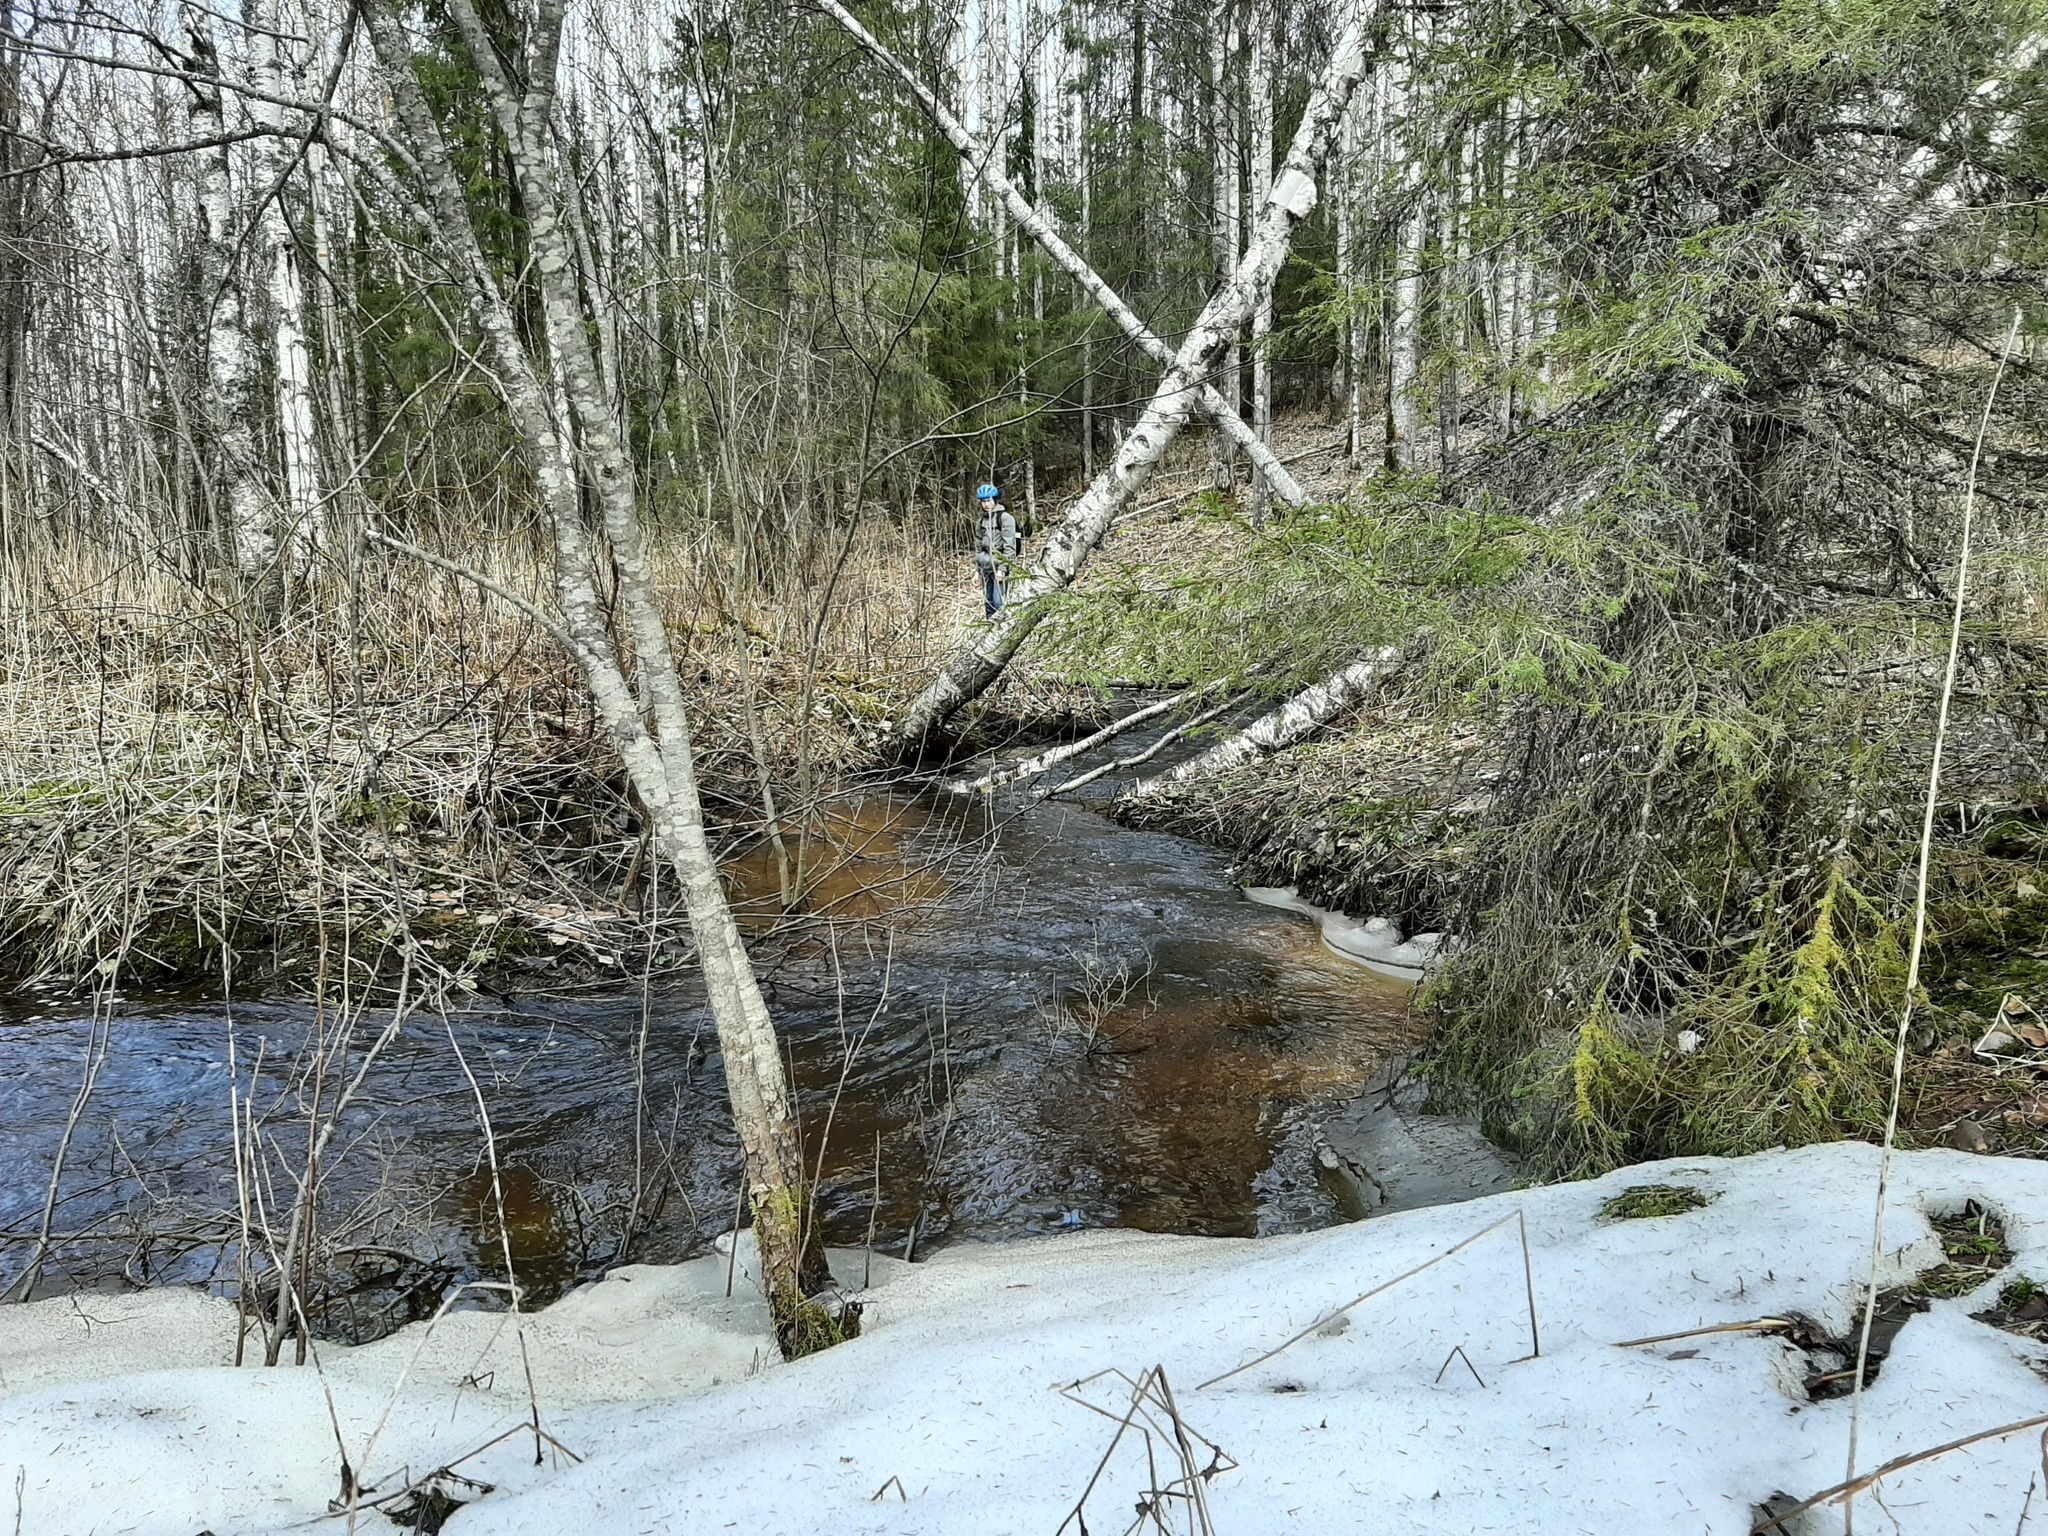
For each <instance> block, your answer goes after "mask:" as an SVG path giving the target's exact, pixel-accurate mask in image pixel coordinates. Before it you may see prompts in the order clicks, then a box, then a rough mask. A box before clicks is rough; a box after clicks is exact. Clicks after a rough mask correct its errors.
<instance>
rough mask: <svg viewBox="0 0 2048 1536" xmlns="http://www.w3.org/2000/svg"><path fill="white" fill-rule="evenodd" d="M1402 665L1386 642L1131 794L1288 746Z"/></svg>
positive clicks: (1221, 770)
mask: <svg viewBox="0 0 2048 1536" xmlns="http://www.w3.org/2000/svg"><path fill="white" fill-rule="evenodd" d="M1400 665H1401V652H1400V651H1399V650H1398V649H1397V648H1395V647H1393V646H1386V647H1384V648H1382V649H1381V650H1379V651H1377V652H1375V653H1374V654H1373V655H1372V656H1370V657H1368V658H1367V659H1366V660H1364V661H1355V662H1353V663H1352V664H1351V665H1350V666H1348V667H1345V668H1343V669H1342V670H1341V671H1339V672H1337V673H1335V674H1333V675H1332V676H1330V677H1326V678H1324V679H1323V680H1322V681H1321V682H1319V683H1310V684H1309V685H1308V687H1306V688H1304V689H1302V690H1301V692H1299V693H1297V694H1296V695H1294V697H1293V698H1291V699H1289V700H1288V701H1287V702H1286V703H1284V704H1282V705H1281V706H1280V707H1279V708H1278V709H1275V710H1273V711H1272V712H1271V713H1269V714H1264V715H1261V716H1260V717H1259V718H1258V719H1256V720H1254V721H1253V722H1252V723H1251V724H1250V725H1248V726H1246V727H1245V728H1244V729H1243V730H1241V731H1239V732H1238V733H1237V734H1236V735H1234V736H1231V737H1228V738H1226V739H1225V740H1223V741H1220V742H1218V743H1217V744H1216V745H1215V746H1213V747H1211V748H1209V750H1208V751H1206V752H1203V753H1201V754H1200V755H1198V756H1196V757H1191V758H1189V759H1188V760H1187V761H1186V762H1184V763H1182V764H1180V765H1179V766H1178V767H1176V768H1172V769H1169V770H1168V771H1167V772H1165V773H1161V774H1155V775H1154V776H1153V777H1151V778H1149V779H1144V780H1142V781H1140V782H1139V783H1138V784H1136V785H1134V786H1132V788H1131V791H1130V792H1131V794H1132V795H1134V796H1139V797H1142V796H1147V795H1156V794H1158V793H1159V792H1160V791H1161V790H1163V789H1167V788H1170V787H1171V786H1173V785H1176V784H1185V783H1187V782H1188V781H1189V780H1191V779H1200V778H1209V777H1213V776H1214V775H1216V774H1219V773H1228V772H1229V771H1230V770H1231V769H1233V768H1236V767H1240V766H1242V765H1243V764H1245V763H1248V762H1251V761H1253V760H1254V759H1255V758H1260V757H1265V756H1268V755H1269V754H1271V753H1274V752H1278V751H1280V750H1281V749H1282V748H1285V747H1290V746H1292V745H1294V743H1295V742H1297V741H1300V740H1301V739H1302V738H1303V737H1305V736H1307V735H1309V734H1310V733H1311V732H1314V731H1316V730H1319V729H1321V728H1322V726H1323V725H1324V724H1325V723H1327V722H1328V721H1329V720H1331V719H1332V718H1334V717H1335V716H1336V715H1337V714H1338V713H1340V712H1341V711H1343V710H1346V709H1349V708H1350V707H1351V706H1352V705H1354V704H1356V703H1357V702H1358V701H1359V700H1360V699H1362V698H1364V697H1365V696H1366V695H1367V694H1369V693H1371V692H1372V691H1373V690H1374V689H1376V688H1378V687H1379V686H1380V685H1381V684H1383V683H1385V682H1386V681H1387V680H1388V679H1389V678H1391V677H1393V676H1394V675H1395V674H1396V672H1398V671H1399V669H1400Z"/></svg>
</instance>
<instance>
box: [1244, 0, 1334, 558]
mask: <svg viewBox="0 0 2048 1536" xmlns="http://www.w3.org/2000/svg"><path fill="white" fill-rule="evenodd" d="M1275 3H1276V0H1252V7H1253V15H1252V58H1251V89H1250V95H1251V130H1252V133H1251V138H1252V148H1251V154H1252V162H1251V199H1252V206H1253V207H1254V208H1259V207H1263V206H1264V205H1265V202H1266V198H1267V197H1268V196H1269V195H1270V194H1271V193H1272V190H1273V53H1274V47H1273V25H1274V17H1273V11H1274V6H1275ZM1337 174H1338V175H1339V176H1342V175H1343V174H1344V173H1343V171H1342V169H1340V170H1339V171H1338V173H1337ZM1272 351H1273V289H1272V285H1271V284H1268V285H1267V287H1266V291H1265V292H1264V293H1262V294H1261V295H1260V296H1259V302H1258V304H1257V305H1256V306H1255V307H1254V308H1253V310H1252V435H1253V437H1255V438H1256V439H1257V440H1258V443H1259V446H1260V447H1261V448H1265V447H1266V446H1267V445H1268V444H1269V443H1271V441H1272V440H1273V357H1272ZM1266 457H1267V458H1268V459H1270V458H1271V457H1272V453H1271V451H1270V449H1269V450H1268V452H1267V454H1266ZM1270 489H1271V487H1270V486H1269V484H1268V482H1267V479H1266V472H1265V470H1264V469H1263V468H1262V467H1261V465H1260V462H1259V461H1258V460H1257V459H1254V460H1253V463H1252V516H1253V517H1254V518H1263V517H1264V516H1265V515H1266V501H1267V496H1268V494H1269V492H1270Z"/></svg>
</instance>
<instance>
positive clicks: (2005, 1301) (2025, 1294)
mask: <svg viewBox="0 0 2048 1536" xmlns="http://www.w3.org/2000/svg"><path fill="white" fill-rule="evenodd" d="M2041 1294H2042V1290H2041V1287H2040V1286H2038V1285H2036V1284H2035V1283H2034V1282H2033V1281H2032V1280H2029V1279H2028V1278H2027V1277H2026V1276H2025V1275H2015V1276H2014V1277H2013V1278H2012V1279H2010V1280H2008V1281H2006V1282H2005V1284H2004V1285H2002V1286H2000V1287H1999V1290H1998V1304H1999V1306H2000V1307H2002V1308H2004V1309H2005V1310H2006V1311H2008V1312H2017V1311H2018V1310H2019V1309H2020V1308H2021V1307H2024V1306H2025V1305H2026V1304H2027V1303H2028V1302H2030V1301H2032V1300H2033V1299H2034V1298H2035V1297H2036V1296H2039V1295H2041Z"/></svg>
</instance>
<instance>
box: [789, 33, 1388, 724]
mask: <svg viewBox="0 0 2048 1536" xmlns="http://www.w3.org/2000/svg"><path fill="white" fill-rule="evenodd" d="M828 3H829V0H828ZM1366 67H1367V61H1366V52H1365V47H1364V43H1363V39H1362V36H1361V32H1360V28H1359V25H1358V23H1357V21H1356V20H1352V21H1350V22H1349V23H1348V24H1347V25H1346V27H1345V29H1344V32H1343V34H1342V36H1341V37H1340V38H1339V40H1338V43H1337V46H1336V49H1335V51H1334V52H1333V54H1332V57H1331V60H1330V64H1329V67H1328V70H1327V71H1326V72H1325V74H1324V76H1323V79H1322V81H1321V82H1320V83H1319V84H1318V85H1317V87H1316V90H1315V92H1314V94H1312V95H1311V96H1310V98H1309V100H1308V104H1307V106H1306V107H1305V108H1304V110H1303V112H1302V116H1301V124H1300V126H1299V127H1298V128H1297V129H1296V131H1295V135H1294V142H1293V145H1292V146H1291V147H1290V149H1289V151H1288V155H1287V159H1286V161H1285V162H1284V163H1283V165H1282V167H1281V172H1280V175H1279V177H1278V178H1277V180H1276V183H1275V185H1274V187H1273V193H1272V196H1271V197H1270V198H1269V199H1268V200H1267V202H1266V205H1265V207H1264V208H1262V209H1261V210H1260V214H1259V221H1258V226H1257V229H1256V231H1255V233H1254V235H1253V238H1252V240H1251V242H1250V248H1249V250H1248V251H1247V252H1246V254H1245V257H1244V259H1243V260H1242V261H1241V262H1240V263H1239V264H1238V268H1237V270H1236V271H1235V272H1233V273H1232V274H1231V276H1230V280H1229V281H1228V282H1226V283H1224V284H1223V285H1222V286H1221V287H1220V288H1219V289H1218V290H1217V291H1216V293H1215V294H1214V295H1213V296H1212V297H1211V298H1210V300H1209V302H1208V303H1207V304H1206V305H1204V306H1203V308H1202V312H1201V314H1200V315H1199V316H1197V317H1196V319H1195V323H1194V324H1193V326H1191V327H1190V328H1189V330H1188V334H1187V337H1186V339H1185V340H1183V341H1182V343H1181V346H1180V350H1179V352H1177V353H1176V354H1175V356H1174V361H1173V364H1172V366H1171V367H1169V368H1168V369H1167V370H1166V373H1165V375H1164V376H1163V377H1162V378H1161V379H1160V381H1159V385H1158V388H1157V390H1156V391H1155V393H1154V394H1153V396H1152V399H1151V401H1150V402H1149V403H1148V404H1147V405H1146V407H1145V409H1144V411H1143V412H1142V413H1141V414H1140V415H1139V417H1138V421H1137V425H1136V426H1135V427H1133V428H1132V430H1131V432H1130V434H1129V435H1128V436H1127V437H1125V439H1124V441H1123V443H1122V444H1121V445H1120V446H1119V448H1118V450H1117V455H1116V459H1115V461H1114V462H1113V463H1111V464H1110V465H1109V467H1108V468H1107V469H1105V470H1104V471H1103V472H1102V473H1101V474H1100V475H1098V476H1097V477H1096V478H1095V480H1094V482H1093V483H1092V484H1090V485H1089V487H1088V489H1087V491H1086V492H1084V493H1083V494H1082V495H1081V497H1080V498H1079V499H1078V500H1077V501H1076V502H1075V503H1074V505H1073V506H1072V507H1071V508H1070V509H1069V510H1068V512H1067V515H1066V517H1065V518H1064V519H1062V521H1061V522H1060V524H1059V526H1058V527H1057V528H1055V529H1054V530H1053V532H1052V536H1051V537H1050V538H1049V539H1047V541H1046V545H1045V550H1044V552H1043V554H1042V555H1041V556H1040V558H1039V563H1038V565H1037V567H1036V568H1035V569H1033V570H1032V572H1031V573H1030V574H1029V575H1028V576H1027V577H1025V579H1024V580H1023V581H1021V582H1019V583H1017V584H1016V585H1015V586H1014V587H1013V588H1012V589H1011V593H1010V597H1009V601H1008V602H1007V603H1006V604H1005V606H1004V607H1003V609H1002V611H1001V612H1000V613H998V614H997V615H996V616H995V618H994V619H992V620H991V621H990V622H989V623H988V624H987V625H986V626H984V627H982V628H981V629H979V631H978V632H977V633H975V634H974V635H972V636H971V637H970V638H968V639H967V640H965V641H964V642H963V643H962V644H960V645H959V646H958V647H956V648H955V649H954V651H953V653H952V655H951V656H949V657H948V658H947V661H946V664H945V666H944V667H943V668H942V669H941V671H940V673H939V675H938V677H936V678H934V679H933V680H932V682H931V683H930V684H929V685H928V686H927V687H926V688H925V689H924V691H923V692H922V693H920V694H919V695H918V697H917V698H916V700H914V701H913V702H912V704H911V706H910V707H909V709H907V710H906V711H905V712H904V717H903V719H902V720H901V721H900V722H899V723H898V725H897V727H896V731H895V736H896V740H897V742H898V743H899V745H901V746H903V747H907V748H915V747H916V746H918V745H920V744H922V743H923V742H924V740H925V739H926V738H927V737H928V736H929V735H931V733H932V732H933V731H934V730H936V729H937V728H938V727H939V725H940V724H941V723H942V722H944V721H945V720H946V719H948V718H949V717H950V716H951V715H952V714H953V713H954V712H955V711H956V710H958V709H959V708H960V707H961V706H962V705H963V704H965V703H967V702H968V701H969V700H971V699H973V698H976V697H978V696H979V695H980V694H981V693H982V692H983V691H984V690H985V689H986V688H987V687H988V686H989V684H990V683H992V682H994V681H995V680H996V678H997V677H999V676H1001V675H1002V671H1003V668H1004V667H1005V666H1007V665H1008V664H1009V660H1010V658H1011V657H1012V656H1014V655H1015V654H1016V653H1017V649H1018V647H1019V646H1021V645H1022V644H1023V643H1024V641H1025V638H1026V637H1027V636H1028V635H1029V634H1030V633H1031V631H1032V629H1033V628H1034V627H1036V625H1037V623H1038V621H1039V619H1040V617H1041V616H1042V615H1043V613H1044V611H1045V609H1044V605H1043V603H1042V601H1041V599H1043V598H1045V597H1048V596H1050V595H1052V594H1054V593H1057V592H1061V591H1064V590H1065V589H1066V588H1067V587H1069V586H1071V585H1072V584H1073V582H1074V580H1075V578H1076V577H1078V576H1079V575H1080V573H1081V571H1082V569H1083V567H1085V566H1086V564H1087V563H1088V559H1089V557H1090V556H1091V555H1092V554H1093V553H1094V552H1095V551H1096V550H1097V549H1099V548H1100V547H1101V546H1102V541H1103V540H1104V539H1105V538H1107V537H1108V536H1109V530H1110V528H1111V526H1112V525H1113V524H1114V523H1115V521H1116V518H1117V516H1118V514H1119V513H1121V512H1122V511H1123V509H1124V508H1125V507H1126V506H1127V505H1129V503H1130V500H1131V498H1132V497H1133V496H1134V495H1135V494H1136V493H1137V492H1138V490H1139V489H1140V488H1141V487H1142V486H1143V485H1144V484H1145V482H1146V480H1147V479H1149V478H1150V476H1151V473H1152V471H1153V469H1154V468H1155V467H1156V466H1157V465H1158V463H1159V460H1160V458H1161V457H1162V456H1163V455H1164V454H1165V452H1166V449H1167V447H1168V445H1169V444H1170V443H1171V442H1172V441H1173V439H1174V437H1175V435H1176V434H1177V433H1178V432H1179V430H1180V428H1181V426H1182V425H1183V424H1184V423H1185V422H1186V421H1187V418H1188V415H1189V413H1190V412H1191V411H1192V410H1193V408H1194V406H1195V402H1196V400H1197V399H1198V398H1199V396H1200V393H1201V388H1202V385H1201V380H1202V378H1203V376H1204V375H1205V373H1206V372H1207V370H1208V368H1209V367H1210V366H1211V365H1212V364H1213V363H1214V361H1215V360H1216V358H1217V357H1218V356H1219V355H1221V353H1222V351H1223V349H1224V347H1225V346H1227V345H1228V343H1229V338H1230V336H1231V335H1232V334H1233V333H1234V332H1235V331H1236V330H1237V328H1238V327H1240V326H1242V325H1243V324H1244V323H1245V321H1246V320H1247V319H1248V318H1250V315H1251V313H1252V311H1253V309H1254V308H1255V307H1256V306H1257V304H1258V302H1259V299H1260V297H1261V295H1263V294H1264V293H1265V292H1266V291H1267V290H1268V289H1270V288H1271V286H1272V283H1273V278H1274V276H1275V274H1277V273H1278V272H1279V270H1280V265H1281V263H1282V262H1283V261H1285V260H1286V257H1287V249H1288V245H1289V243H1290V241H1291V240H1292V238H1293V235H1294V230H1295V227H1296V226H1297V225H1298V224H1299V223H1300V222H1301V221H1302V220H1303V219H1304V218H1306V217H1307V216H1308V214H1309V213H1310V211H1311V210H1312V209H1313V208H1314V207H1315V203H1316V195H1317V193H1316V175H1317V173H1318V171H1319V170H1320V168H1321V166H1322V164H1323V161H1324V160H1325V159H1326V158H1327V156H1328V154H1329V151H1330V145H1331V141H1332V139H1333V138H1334V137H1335V134H1336V128H1337V121H1338V119H1339V118H1340V117H1341V116H1342V115H1343V112H1344V109H1345V108H1346V106H1348V105H1349V103H1350V100H1351V96H1352V93H1353V92H1354V91H1355V90H1356V89H1357V86H1358V82H1359V80H1360V79H1361V78H1362V77H1363V75H1364V74H1365V71H1366Z"/></svg>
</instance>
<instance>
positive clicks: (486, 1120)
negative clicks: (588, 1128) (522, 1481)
mask: <svg viewBox="0 0 2048 1536" xmlns="http://www.w3.org/2000/svg"><path fill="white" fill-rule="evenodd" d="M441 1023H442V1026H443V1027H444V1028H445V1029H446V1030H447V1031H448V1048H449V1049H450V1050H452V1051H454V1052H455V1061H456V1065H458V1066H460V1067H461V1068H462V1075H463V1076H464V1077H465V1078H467V1079H468V1081H469V1091H470V1092H471V1093H472V1094H473V1095H475V1097H476V1117H477V1122H478V1124H479V1125H481V1126H482V1127H483V1133H484V1155H485V1156H486V1157H488V1158H489V1159H490V1164H491V1202H492V1204H494V1205H495V1206H496V1207H497V1210H498V1242H499V1245H500V1247H501V1249H502V1251H503V1253H504V1258H505V1282H506V1283H505V1296H506V1299H507V1301H508V1303H509V1304H510V1306H511V1309H512V1332H513V1335H514V1336H515V1337H516V1338H517V1339H518V1341H519V1364H520V1367H521V1368H522V1369H523V1370H524V1371H525V1372H526V1406H527V1410H528V1411H529V1412H530V1413H531V1414H532V1415H533V1464H534V1465H535V1466H536V1467H537V1466H539V1465H540V1464H541V1460H542V1456H541V1440H540V1394H539V1392H537V1391H536V1390H535V1388H534V1385H533V1360H532V1358H531V1357H530V1356H529V1355H528V1353H527V1349H526V1318H525V1313H524V1311H523V1310H522V1309H521V1307H520V1305H519V1274H518V1271H517V1270H515V1269H514V1268H513V1267H512V1229H511V1224H510V1223H509V1222H507V1221H506V1220H505V1184H504V1180H503V1179H502V1178H501V1177H500V1176H499V1173H498V1138H497V1135H496V1134H495V1133H494V1132H493V1131H492V1130H491V1112H490V1109H489V1108H488V1107H487V1106H486V1105H485V1103H484V1091H483V1089H482V1087H480V1086H479V1085H478V1083H477V1080H476V1074H475V1073H474V1072H472V1071H470V1069H469V1057H468V1056H466V1055H465V1054H464V1053H463V1050H462V1045H461V1043H460V1042H459V1041H458V1040H456V1038H455V1025H454V1022H453V1021H452V1020H450V1019H448V1018H446V1017H445V1016H444V1017H443V1018H442V1020H441Z"/></svg>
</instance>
